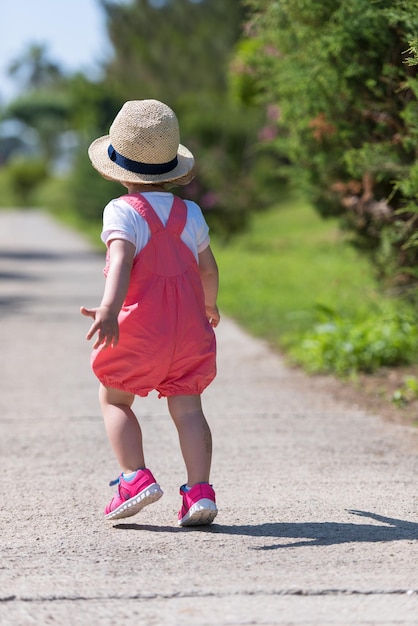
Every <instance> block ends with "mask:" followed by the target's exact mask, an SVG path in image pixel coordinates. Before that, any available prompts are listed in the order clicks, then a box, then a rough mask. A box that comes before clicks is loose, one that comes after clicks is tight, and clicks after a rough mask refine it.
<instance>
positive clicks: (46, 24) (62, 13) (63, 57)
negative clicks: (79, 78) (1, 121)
mask: <svg viewBox="0 0 418 626" xmlns="http://www.w3.org/2000/svg"><path fill="white" fill-rule="evenodd" d="M0 5H1V6H0V102H3V103H4V101H5V100H7V99H9V98H11V97H12V96H13V95H14V93H15V91H14V86H13V83H12V82H11V81H10V80H9V79H8V78H7V66H8V65H9V64H10V62H11V61H12V60H13V59H15V58H18V57H19V56H21V55H22V53H23V52H24V50H25V48H26V47H27V46H28V45H29V44H31V43H37V44H41V43H42V44H46V45H47V47H48V55H49V57H50V58H51V59H52V60H54V61H56V62H58V63H59V64H60V65H61V66H62V68H63V69H64V70H68V71H74V70H79V69H80V70H83V71H86V72H89V73H93V72H94V71H95V70H96V72H97V69H98V67H99V64H100V61H101V60H103V59H104V58H106V55H108V54H109V44H108V42H107V37H106V29H105V20H104V15H103V11H102V10H101V8H100V6H99V2H98V0H0Z"/></svg>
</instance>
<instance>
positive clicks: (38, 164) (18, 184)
mask: <svg viewBox="0 0 418 626" xmlns="http://www.w3.org/2000/svg"><path fill="white" fill-rule="evenodd" d="M5 174H6V176H7V178H8V180H9V185H10V187H11V189H12V193H13V194H14V198H15V200H16V203H17V204H18V205H19V206H24V207H27V206H30V205H31V203H32V194H33V192H34V191H35V189H36V187H37V186H38V185H39V184H40V183H41V182H42V181H43V180H45V179H46V178H47V176H48V169H47V163H46V161H45V160H42V159H34V158H23V157H22V158H16V159H13V160H12V161H11V162H10V163H9V164H8V165H7V167H6V168H5Z"/></svg>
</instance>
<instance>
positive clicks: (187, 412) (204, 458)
mask: <svg viewBox="0 0 418 626" xmlns="http://www.w3.org/2000/svg"><path fill="white" fill-rule="evenodd" d="M167 401H168V409H169V411H170V415H171V417H172V419H173V422H174V424H175V426H176V428H177V432H178V435H179V440H180V448H181V452H182V454H183V459H184V462H185V464H186V469H187V485H188V486H189V487H193V485H195V484H196V483H208V482H209V473H210V466H211V461H212V435H211V432H210V429H209V425H208V423H207V421H206V418H205V416H204V414H203V411H202V403H201V400H200V396H170V397H169V398H167Z"/></svg>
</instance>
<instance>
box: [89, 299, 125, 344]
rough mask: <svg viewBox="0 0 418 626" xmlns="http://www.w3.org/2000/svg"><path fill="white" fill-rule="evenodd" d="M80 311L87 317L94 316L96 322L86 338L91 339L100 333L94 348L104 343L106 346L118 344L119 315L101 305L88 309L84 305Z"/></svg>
mask: <svg viewBox="0 0 418 626" xmlns="http://www.w3.org/2000/svg"><path fill="white" fill-rule="evenodd" d="M80 313H81V314H82V315H85V316H86V317H92V318H93V319H94V323H93V324H92V325H91V327H90V330H89V331H88V333H87V335H86V339H87V340H90V339H91V338H92V337H93V336H94V335H95V334H96V333H98V335H97V338H96V341H95V343H94V346H93V348H94V349H96V348H98V347H99V346H101V345H102V344H103V347H104V348H108V347H109V346H113V347H114V346H116V344H117V343H118V341H119V324H118V317H117V315H115V314H114V313H113V312H112V311H111V310H110V309H109V308H108V307H106V306H99V307H96V308H94V309H87V308H86V307H84V306H82V307H81V308H80Z"/></svg>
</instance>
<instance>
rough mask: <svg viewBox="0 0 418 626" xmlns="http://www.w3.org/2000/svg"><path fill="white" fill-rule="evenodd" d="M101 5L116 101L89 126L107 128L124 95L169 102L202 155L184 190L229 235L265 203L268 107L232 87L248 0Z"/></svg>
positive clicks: (140, 0)
mask: <svg viewBox="0 0 418 626" xmlns="http://www.w3.org/2000/svg"><path fill="white" fill-rule="evenodd" d="M101 4H102V6H103V9H104V10H105V12H106V19H107V27H108V32H109V37H110V40H111V42H112V45H113V55H112V58H111V59H110V60H109V62H108V63H107V64H106V65H105V67H104V73H105V76H104V80H103V83H102V88H101V89H102V91H103V93H104V92H106V93H107V94H113V101H108V103H110V104H111V106H107V107H106V113H111V117H109V118H108V119H107V121H106V120H105V119H104V116H103V114H102V115H101V116H100V124H96V127H93V126H91V128H90V131H91V138H93V137H94V136H95V133H96V132H97V131H98V130H99V131H100V132H102V133H103V134H104V133H107V132H108V129H109V126H110V123H111V120H112V119H113V117H114V115H115V114H116V113H117V111H118V109H119V108H120V106H121V105H122V104H123V102H124V101H125V100H133V99H144V98H156V99H159V100H162V101H164V102H166V103H167V104H168V105H169V106H171V107H172V108H173V109H174V110H175V111H176V113H177V115H178V117H179V120H180V128H181V132H182V136H181V141H182V142H183V143H184V144H185V145H187V146H188V147H189V148H190V149H191V150H192V151H193V153H194V154H195V156H196V159H197V165H198V176H197V178H196V180H195V181H193V183H192V184H191V185H190V186H189V188H188V189H187V190H183V192H185V193H186V195H187V194H189V195H190V196H191V197H192V198H193V199H194V200H196V201H197V202H199V203H200V204H201V206H202V208H203V210H205V211H206V216H207V219H208V221H209V222H210V225H211V227H212V228H215V229H216V230H217V231H218V232H219V233H220V234H221V235H223V236H224V237H225V238H227V237H229V236H230V235H231V234H232V233H233V232H236V231H237V230H240V229H241V228H243V227H244V226H245V224H246V223H247V221H248V219H249V216H250V214H251V211H252V210H253V209H254V208H257V206H260V204H261V200H260V199H259V198H258V194H257V193H256V187H257V185H258V183H259V179H260V178H261V174H260V168H255V169H254V167H253V166H254V164H255V163H256V162H257V160H258V158H259V155H258V152H257V151H256V150H255V149H254V146H255V143H256V139H257V132H258V130H259V128H260V127H261V126H262V125H263V123H264V113H263V111H260V110H258V109H257V108H251V107H247V106H245V105H244V104H243V103H241V102H238V101H237V100H236V99H235V100H234V98H232V97H231V94H230V91H229V75H230V72H229V65H230V60H231V58H232V55H233V52H234V47H235V45H236V44H237V42H238V40H239V37H240V34H241V23H242V20H243V19H244V16H245V10H244V8H243V5H242V2H240V1H235V0H234V1H231V0H229V1H228V2H225V0H200V1H199V2H197V1H196V0H194V1H192V0H165V1H162V0H161V1H159V2H157V1H156V0H154V1H151V0H150V1H147V0H132V2H129V3H122V4H121V3H119V2H114V1H111V0H102V2H101ZM79 87H80V84H79V86H78V88H79ZM98 89H99V90H100V87H99V86H97V87H96V89H95V90H93V92H94V93H97V91H98ZM82 101H83V99H82V98H81V99H79V106H78V111H79V112H81V108H80V102H82ZM90 105H92V106H87V107H84V111H89V113H88V117H89V118H90V119H91V118H92V116H91V112H92V111H93V110H96V105H95V104H94V103H92V102H90ZM112 108H113V110H112ZM98 119H99V118H98ZM92 121H93V120H92ZM97 126H100V128H97ZM96 136H97V135H96ZM78 167H82V166H81V162H80V163H79V164H78ZM253 171H256V176H254V175H253ZM92 200H93V199H92ZM84 207H85V209H86V210H87V205H86V204H84ZM88 211H89V213H90V214H92V215H94V214H95V212H96V209H95V208H93V207H92V206H91V207H90V208H89V209H88Z"/></svg>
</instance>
